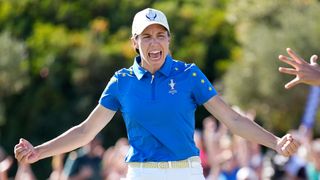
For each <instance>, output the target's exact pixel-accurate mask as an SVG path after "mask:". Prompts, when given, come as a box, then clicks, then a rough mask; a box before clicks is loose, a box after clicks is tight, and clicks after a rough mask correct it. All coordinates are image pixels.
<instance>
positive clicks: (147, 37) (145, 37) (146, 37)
mask: <svg viewBox="0 0 320 180" xmlns="http://www.w3.org/2000/svg"><path fill="white" fill-rule="evenodd" d="M150 37H151V36H149V35H145V36H142V39H150Z"/></svg>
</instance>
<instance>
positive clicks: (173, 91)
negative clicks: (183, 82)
mask: <svg viewBox="0 0 320 180" xmlns="http://www.w3.org/2000/svg"><path fill="white" fill-rule="evenodd" d="M175 85H176V83H175V82H174V81H173V79H170V83H169V86H170V89H169V93H170V94H172V95H174V94H175V93H177V92H178V91H177V90H176V89H175V88H174V86H175Z"/></svg>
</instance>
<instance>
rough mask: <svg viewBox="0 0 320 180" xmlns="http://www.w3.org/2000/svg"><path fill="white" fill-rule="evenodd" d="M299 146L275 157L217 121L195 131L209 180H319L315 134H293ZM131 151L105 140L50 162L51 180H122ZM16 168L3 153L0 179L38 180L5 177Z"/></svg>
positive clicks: (319, 145)
mask: <svg viewBox="0 0 320 180" xmlns="http://www.w3.org/2000/svg"><path fill="white" fill-rule="evenodd" d="M234 109H235V110H236V111H238V112H240V113H241V114H242V115H243V116H247V117H248V118H249V119H251V120H252V121H254V120H255V112H254V111H248V112H243V111H241V110H240V109H239V108H234ZM248 130H249V129H248ZM291 133H292V134H293V135H294V136H295V138H298V139H299V140H300V142H301V146H300V148H299V150H298V152H297V153H296V154H295V155H293V156H291V157H284V156H281V155H278V154H276V152H275V151H272V150H270V149H267V148H264V147H262V146H260V145H259V144H257V143H253V142H249V141H247V140H245V139H243V138H241V137H239V136H236V135H233V134H232V133H230V132H229V131H228V129H227V128H226V127H225V126H224V125H222V124H220V123H219V122H218V121H217V120H216V119H215V118H214V117H212V116H209V117H206V118H205V119H204V120H203V130H202V131H201V130H196V131H195V134H194V139H195V143H196V145H197V147H198V148H199V150H200V158H201V163H202V166H203V173H204V175H205V177H206V179H207V180H260V179H289V180H304V179H307V180H319V179H320V139H318V138H314V137H313V135H312V133H311V131H310V130H308V129H306V128H304V127H303V126H301V127H299V128H298V129H296V130H292V132H291ZM128 148H129V145H128V141H127V139H126V138H120V139H119V140H118V141H117V142H116V143H115V145H114V146H112V147H109V148H108V149H105V148H104V147H103V146H102V138H101V136H99V135H98V136H97V137H96V138H95V139H94V140H93V141H91V142H90V143H89V144H88V145H86V146H84V147H82V148H80V149H78V150H77V151H74V152H70V153H68V154H62V155H59V156H54V157H53V158H52V173H51V174H50V176H49V177H48V179H49V180H65V179H70V180H82V179H83V180H84V179H94V180H99V179H103V180H120V179H124V178H125V176H126V173H127V165H126V163H125V162H124V159H125V155H126V153H127V151H128ZM13 162H14V159H13V157H11V156H9V155H7V154H6V153H5V152H4V150H3V149H1V148H0V179H1V180H7V179H16V180H35V179H37V178H36V177H35V175H34V173H33V171H32V168H31V166H30V165H22V164H19V166H18V169H17V172H16V175H15V177H8V175H7V172H8V170H9V169H10V167H11V166H12V164H13Z"/></svg>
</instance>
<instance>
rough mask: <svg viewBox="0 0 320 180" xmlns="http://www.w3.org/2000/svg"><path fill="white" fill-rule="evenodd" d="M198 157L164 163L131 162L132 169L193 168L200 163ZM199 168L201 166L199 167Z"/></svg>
mask: <svg viewBox="0 0 320 180" xmlns="http://www.w3.org/2000/svg"><path fill="white" fill-rule="evenodd" d="M200 162H201V161H200V158H199V157H198V156H193V157H190V158H188V159H186V160H181V161H163V162H129V163H128V165H129V167H131V168H160V169H166V168H189V167H193V166H194V164H195V163H197V164H198V163H200ZM198 166H199V165H198Z"/></svg>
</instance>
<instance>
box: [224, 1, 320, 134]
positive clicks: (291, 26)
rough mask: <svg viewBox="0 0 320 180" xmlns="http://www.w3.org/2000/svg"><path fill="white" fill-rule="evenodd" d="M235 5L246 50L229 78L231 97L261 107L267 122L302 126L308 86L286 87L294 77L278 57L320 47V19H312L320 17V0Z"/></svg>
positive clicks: (282, 126)
mask: <svg viewBox="0 0 320 180" xmlns="http://www.w3.org/2000/svg"><path fill="white" fill-rule="evenodd" d="M231 5H232V6H230V11H229V12H230V20H232V21H233V22H234V23H235V25H236V29H237V30H236V32H237V38H238V40H239V42H240V46H241V53H237V54H236V55H237V56H235V57H234V59H235V62H234V64H233V65H232V66H231V67H230V69H229V70H228V72H227V73H226V76H225V78H224V87H225V97H226V99H227V100H228V101H229V102H230V103H231V104H237V105H240V106H242V107H243V108H255V109H257V110H258V112H259V113H260V114H261V118H262V120H263V122H264V126H266V127H268V128H270V129H272V130H276V131H280V132H284V131H287V130H288V129H290V128H296V127H297V126H298V124H299V123H300V119H301V117H302V113H303V110H304V105H305V101H306V94H307V93H308V91H307V88H306V87H303V86H300V87H299V88H294V89H292V90H290V91H287V90H285V89H284V87H283V86H284V84H285V82H287V81H288V80H289V79H290V78H292V77H288V76H285V75H283V74H280V73H279V72H278V67H279V65H280V64H281V63H280V62H279V61H278V60H277V59H278V55H279V54H284V53H285V48H286V47H291V48H293V49H294V50H296V51H298V52H299V53H301V54H302V55H303V57H306V58H308V57H310V56H311V55H312V54H314V53H316V52H319V47H318V39H319V38H320V25H319V23H317V22H316V21H310V19H318V18H320V15H319V13H318V12H319V11H320V3H319V2H317V1H302V0H295V1H253V0H246V1H234V2H233V3H231ZM284 7H285V8H284ZM289 17H290V18H289ZM301 27H303V28H301Z"/></svg>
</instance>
